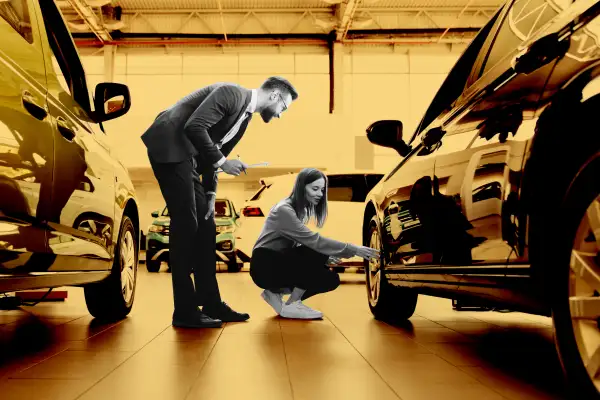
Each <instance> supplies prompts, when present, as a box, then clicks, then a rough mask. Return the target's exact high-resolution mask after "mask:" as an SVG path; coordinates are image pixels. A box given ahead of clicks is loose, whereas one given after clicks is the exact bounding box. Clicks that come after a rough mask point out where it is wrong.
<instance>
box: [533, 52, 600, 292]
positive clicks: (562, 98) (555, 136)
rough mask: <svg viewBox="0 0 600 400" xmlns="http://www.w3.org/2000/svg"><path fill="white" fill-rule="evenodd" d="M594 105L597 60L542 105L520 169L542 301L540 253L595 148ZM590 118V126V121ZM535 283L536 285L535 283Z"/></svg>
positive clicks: (544, 273)
mask: <svg viewBox="0 0 600 400" xmlns="http://www.w3.org/2000/svg"><path fill="white" fill-rule="evenodd" d="M599 107H600V63H597V64H595V65H594V66H591V67H589V68H588V69H586V70H585V71H582V72H580V73H579V74H578V75H577V76H575V77H574V78H573V79H571V80H570V81H569V82H568V83H567V84H565V85H564V86H563V87H562V88H561V90H560V91H558V92H557V93H556V94H554V96H553V97H552V99H551V101H550V102H549V103H548V104H547V105H546V106H545V108H544V110H543V112H542V113H541V115H540V117H539V120H538V122H537V124H536V127H535V135H534V136H533V138H532V140H531V145H530V147H529V149H528V154H527V156H526V160H525V163H524V167H523V182H522V195H521V197H522V209H521V212H522V213H523V214H525V215H526V216H527V221H526V225H527V231H526V232H527V233H526V237H527V243H528V248H529V261H530V263H531V274H532V278H534V280H535V281H536V286H537V287H540V288H541V289H542V292H543V295H544V296H545V297H546V300H548V298H549V296H551V293H547V292H546V290H547V288H548V287H549V281H548V279H551V275H552V267H551V266H549V265H546V263H545V261H544V260H545V257H544V252H545V251H548V249H547V248H546V246H547V245H548V243H551V241H548V235H549V234H550V233H551V232H552V231H553V229H552V220H553V218H556V217H557V214H556V213H557V210H559V209H560V205H561V204H562V202H563V201H564V199H565V196H566V195H567V193H568V191H569V188H570V187H571V185H572V182H573V180H574V179H575V177H576V176H577V175H578V174H579V173H580V171H581V169H582V168H583V166H584V163H586V162H587V161H588V160H589V159H590V157H592V156H593V154H594V153H595V152H597V151H598V149H599V148H600V132H599V133H597V134H595V135H592V134H586V133H589V128H587V129H586V127H588V126H595V125H594V124H593V119H594V118H595V114H594V112H593V110H594V109H598V108H599ZM590 122H591V124H590ZM538 285H539V286H538Z"/></svg>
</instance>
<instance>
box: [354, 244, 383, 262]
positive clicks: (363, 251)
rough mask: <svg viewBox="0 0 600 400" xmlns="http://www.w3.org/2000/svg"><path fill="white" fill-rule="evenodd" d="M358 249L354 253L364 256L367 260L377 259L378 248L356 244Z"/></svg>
mask: <svg viewBox="0 0 600 400" xmlns="http://www.w3.org/2000/svg"><path fill="white" fill-rule="evenodd" d="M357 247H358V250H357V251H356V255H357V256H359V257H362V258H364V259H365V260H367V261H378V260H379V254H380V253H379V250H377V249H373V248H371V247H367V246H357Z"/></svg>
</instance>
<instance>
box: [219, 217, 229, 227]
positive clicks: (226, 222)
mask: <svg viewBox="0 0 600 400" xmlns="http://www.w3.org/2000/svg"><path fill="white" fill-rule="evenodd" d="M215 224H216V225H217V226H223V225H231V224H233V220H232V219H231V218H230V217H216V218H215Z"/></svg>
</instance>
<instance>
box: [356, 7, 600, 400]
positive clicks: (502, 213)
mask: <svg viewBox="0 0 600 400" xmlns="http://www.w3.org/2000/svg"><path fill="white" fill-rule="evenodd" d="M599 15H600V2H598V1H594V0H589V1H586V0H578V1H576V2H570V1H558V2H557V1H548V0H516V1H512V0H511V1H507V2H506V3H505V4H504V5H503V6H502V7H501V8H500V9H499V10H498V12H497V13H496V14H495V15H494V17H493V18H492V19H491V20H490V21H489V23H488V24H487V25H486V26H485V27H484V28H483V29H482V30H481V31H480V32H479V34H478V35H477V37H476V38H475V39H474V40H473V41H472V42H471V44H470V45H469V46H468V48H467V49H466V50H465V52H464V53H463V54H462V55H461V57H460V58H459V60H458V61H457V63H456V64H455V66H454V67H453V68H452V70H451V71H450V73H449V74H448V77H447V79H446V80H445V81H444V83H443V84H442V85H441V87H440V89H439V91H438V93H437V94H436V95H435V97H434V99H433V100H432V102H431V104H430V105H429V107H428V109H427V110H426V112H425V114H424V116H423V119H422V120H421V123H420V124H419V126H418V127H417V129H416V131H415V132H414V133H413V134H412V135H405V134H404V132H403V131H402V123H401V122H400V121H393V120H385V121H377V122H374V123H373V124H371V126H369V128H368V129H367V135H368V138H369V140H371V142H372V143H374V144H378V145H381V146H385V147H390V148H393V149H395V150H396V151H397V152H398V154H399V155H400V157H401V158H400V160H399V162H398V165H397V166H396V167H395V168H394V169H392V171H390V172H389V173H387V174H386V175H385V176H384V178H383V179H382V180H381V181H380V182H379V184H377V185H376V186H375V187H374V188H373V190H372V191H371V192H370V193H369V196H368V197H367V205H366V209H365V214H364V224H363V235H364V236H363V238H364V244H365V245H368V246H372V247H376V248H380V249H381V250H382V259H381V260H380V261H379V262H371V263H368V264H365V267H366V286H367V293H368V300H369V307H370V309H371V311H372V312H373V314H374V316H375V317H376V318H380V319H385V320H402V319H407V318H409V317H410V316H411V315H412V314H413V313H414V310H415V307H416V303H417V299H418V294H429V295H435V296H441V297H447V298H451V299H455V300H458V301H463V300H464V301H467V302H469V303H474V304H479V305H482V306H490V307H501V308H509V309H512V310H517V311H522V312H527V313H533V314H539V315H546V316H552V317H553V322H554V327H555V337H556V341H557V348H558V350H559V355H560V359H561V362H562V365H563V369H564V371H565V376H566V377H567V379H568V381H569V382H570V383H571V384H572V387H573V388H574V389H575V392H577V396H576V397H577V398H598V397H599V396H598V389H597V388H600V379H599V377H600V375H599V374H598V373H599V372H600V364H598V363H597V362H596V360H597V354H599V352H600V347H599V344H600V329H599V328H598V326H599V325H598V321H600V312H598V310H600V308H597V305H598V304H597V303H598V302H599V301H600V295H599V293H600V285H599V284H598V276H600V228H599V227H600V179H598V177H599V176H600V135H598V134H597V132H596V131H597V130H598V128H597V125H598V124H597V114H598V112H597V110H598V109H599V107H600V35H599V34H600V16H599Z"/></svg>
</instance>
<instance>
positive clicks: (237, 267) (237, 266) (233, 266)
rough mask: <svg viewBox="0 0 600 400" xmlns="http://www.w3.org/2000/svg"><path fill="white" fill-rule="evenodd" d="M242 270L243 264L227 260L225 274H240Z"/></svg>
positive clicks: (235, 260) (234, 260)
mask: <svg viewBox="0 0 600 400" xmlns="http://www.w3.org/2000/svg"><path fill="white" fill-rule="evenodd" d="M242 268H244V263H240V262H238V261H237V259H233V260H229V262H228V263H227V272H240V271H241V270H242Z"/></svg>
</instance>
